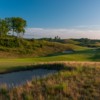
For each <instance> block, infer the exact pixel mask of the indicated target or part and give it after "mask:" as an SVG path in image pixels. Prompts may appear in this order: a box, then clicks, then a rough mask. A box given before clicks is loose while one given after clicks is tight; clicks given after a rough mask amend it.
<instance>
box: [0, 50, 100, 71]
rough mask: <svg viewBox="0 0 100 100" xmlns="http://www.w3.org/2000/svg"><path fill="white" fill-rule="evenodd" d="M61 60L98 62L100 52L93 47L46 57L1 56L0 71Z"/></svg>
mask: <svg viewBox="0 0 100 100" xmlns="http://www.w3.org/2000/svg"><path fill="white" fill-rule="evenodd" d="M60 61H61V62H62V61H66V62H67V61H75V62H99V61H100V52H99V51H95V50H93V49H86V50H80V51H76V52H74V53H72V54H65V53H57V54H53V55H49V56H46V57H34V58H7V59H6V58H1V59H0V72H6V71H7V70H14V69H23V68H25V67H26V66H30V65H33V64H38V63H41V62H43V63H44V62H60Z"/></svg>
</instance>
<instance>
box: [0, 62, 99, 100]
mask: <svg viewBox="0 0 100 100" xmlns="http://www.w3.org/2000/svg"><path fill="white" fill-rule="evenodd" d="M38 67H39V66H38ZM40 67H41V68H47V69H59V71H58V72H57V73H55V74H53V75H49V76H47V77H44V78H41V79H33V80H32V81H27V83H25V84H24V85H22V86H18V87H13V88H12V89H8V88H7V86H6V85H3V86H2V88H1V89H0V100H100V63H95V62H93V63H89V62H86V63H76V62H72V63H71V62H68V63H64V64H63V63H60V64H59V63H58V64H55V63H53V64H50V63H49V64H48V65H47V64H41V66H40Z"/></svg>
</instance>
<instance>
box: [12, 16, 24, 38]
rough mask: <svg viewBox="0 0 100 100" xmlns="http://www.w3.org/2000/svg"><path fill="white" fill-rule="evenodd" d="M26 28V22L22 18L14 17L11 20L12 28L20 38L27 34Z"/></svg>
mask: <svg viewBox="0 0 100 100" xmlns="http://www.w3.org/2000/svg"><path fill="white" fill-rule="evenodd" d="M25 27H26V20H24V19H22V18H20V17H12V18H11V28H12V31H13V35H14V32H15V33H17V36H18V37H21V36H22V35H23V34H24V32H25Z"/></svg>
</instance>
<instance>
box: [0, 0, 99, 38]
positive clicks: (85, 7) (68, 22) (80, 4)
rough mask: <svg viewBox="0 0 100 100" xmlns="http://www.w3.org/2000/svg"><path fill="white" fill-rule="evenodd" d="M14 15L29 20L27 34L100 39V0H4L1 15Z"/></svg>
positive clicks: (0, 8)
mask: <svg viewBox="0 0 100 100" xmlns="http://www.w3.org/2000/svg"><path fill="white" fill-rule="evenodd" d="M12 16H15V17H16V16H19V17H22V18H24V19H26V20H27V24H28V25H27V30H26V34H27V36H28V35H34V34H36V35H37V34H38V35H37V38H38V37H39V35H40V37H45V36H46V37H52V36H55V35H60V36H61V37H62V38H64V37H65V36H66V38H67V37H68V38H74V37H75V38H81V37H88V38H99V39H100V33H99V31H100V30H99V29H100V0H0V18H5V17H12ZM40 30H41V31H40ZM65 30H66V31H65ZM72 30H74V31H72ZM38 32H39V33H41V34H42V35H41V34H39V33H38ZM46 32H48V33H47V34H46ZM68 32H69V34H70V35H69V34H68ZM72 32H73V33H72ZM84 32H85V35H84V34H82V33H84ZM74 33H75V34H74ZM71 34H72V36H71ZM34 36H35V35H34Z"/></svg>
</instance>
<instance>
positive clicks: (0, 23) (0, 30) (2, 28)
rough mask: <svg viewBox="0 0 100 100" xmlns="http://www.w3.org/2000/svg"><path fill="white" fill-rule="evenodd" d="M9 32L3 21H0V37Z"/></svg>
mask: <svg viewBox="0 0 100 100" xmlns="http://www.w3.org/2000/svg"><path fill="white" fill-rule="evenodd" d="M8 32H9V28H8V24H7V23H6V21H5V20H4V19H0V36H5V35H7V33H8Z"/></svg>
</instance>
